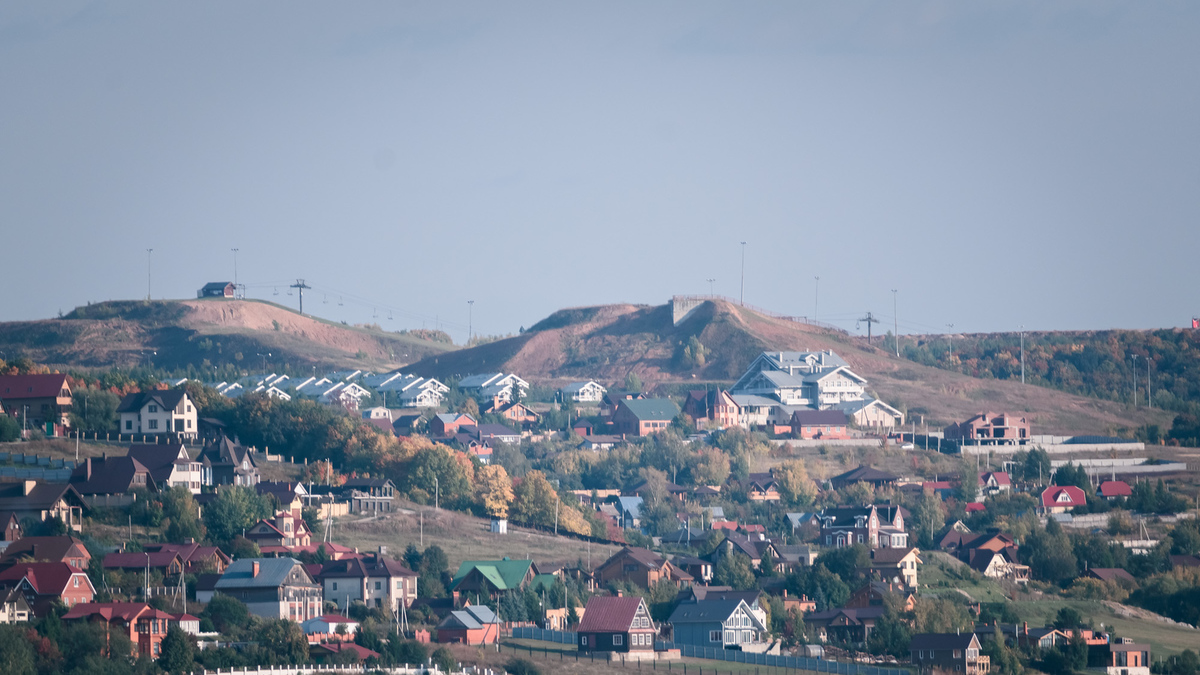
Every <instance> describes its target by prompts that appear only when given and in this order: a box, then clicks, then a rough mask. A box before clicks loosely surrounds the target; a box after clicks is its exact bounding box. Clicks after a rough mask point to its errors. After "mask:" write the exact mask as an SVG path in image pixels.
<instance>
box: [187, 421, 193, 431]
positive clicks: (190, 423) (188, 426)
mask: <svg viewBox="0 0 1200 675" xmlns="http://www.w3.org/2000/svg"><path fill="white" fill-rule="evenodd" d="M187 428H189V429H191V428H192V421H191V420H188V421H187Z"/></svg>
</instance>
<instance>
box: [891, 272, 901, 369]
mask: <svg viewBox="0 0 1200 675" xmlns="http://www.w3.org/2000/svg"><path fill="white" fill-rule="evenodd" d="M892 328H893V330H894V332H893V333H892V339H893V340H895V342H896V358H900V317H899V316H898V315H897V314H896V289H894V288H893V289H892Z"/></svg>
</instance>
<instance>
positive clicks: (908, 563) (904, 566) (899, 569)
mask: <svg viewBox="0 0 1200 675" xmlns="http://www.w3.org/2000/svg"><path fill="white" fill-rule="evenodd" d="M919 564H921V558H920V555H919V551H917V549H916V548H908V547H904V548H900V547H891V548H874V549H871V561H870V563H869V564H868V565H867V567H866V571H867V573H868V574H870V575H871V576H872V577H874V578H877V579H879V580H880V581H891V582H893V583H900V584H904V585H905V586H907V587H908V588H916V587H917V565H919Z"/></svg>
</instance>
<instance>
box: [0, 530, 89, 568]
mask: <svg viewBox="0 0 1200 675" xmlns="http://www.w3.org/2000/svg"><path fill="white" fill-rule="evenodd" d="M21 562H62V563H66V564H68V565H70V566H71V567H73V568H75V569H77V570H80V571H85V570H87V568H88V565H89V564H90V563H91V562H92V554H91V553H88V550H87V547H86V546H84V545H83V542H82V541H80V540H78V539H76V538H75V537H72V536H71V535H67V534H64V535H61V536H57V537H22V538H21V539H18V540H17V541H14V542H13V543H11V544H9V545H8V548H6V549H4V554H3V555H0V569H6V568H8V567H11V566H12V565H15V564H17V563H21Z"/></svg>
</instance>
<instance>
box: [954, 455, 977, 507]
mask: <svg viewBox="0 0 1200 675" xmlns="http://www.w3.org/2000/svg"><path fill="white" fill-rule="evenodd" d="M958 498H959V499H960V500H962V501H963V502H964V503H970V502H974V501H976V500H978V499H979V474H977V473H975V467H974V466H972V465H971V463H970V462H967V461H964V462H963V463H962V466H960V467H959V468H958Z"/></svg>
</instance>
